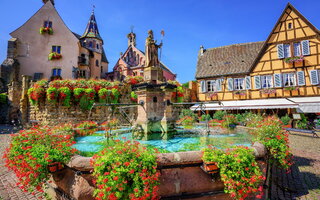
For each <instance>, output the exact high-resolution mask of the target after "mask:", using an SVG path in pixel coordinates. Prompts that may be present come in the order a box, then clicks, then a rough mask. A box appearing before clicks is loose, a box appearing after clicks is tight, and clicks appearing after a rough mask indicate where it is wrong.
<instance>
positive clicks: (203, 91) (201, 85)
mask: <svg viewBox="0 0 320 200" xmlns="http://www.w3.org/2000/svg"><path fill="white" fill-rule="evenodd" d="M200 87H201V92H202V93H205V92H206V91H207V90H206V81H200Z"/></svg>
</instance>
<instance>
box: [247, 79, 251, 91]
mask: <svg viewBox="0 0 320 200" xmlns="http://www.w3.org/2000/svg"><path fill="white" fill-rule="evenodd" d="M246 89H247V90H250V89H251V76H246Z"/></svg>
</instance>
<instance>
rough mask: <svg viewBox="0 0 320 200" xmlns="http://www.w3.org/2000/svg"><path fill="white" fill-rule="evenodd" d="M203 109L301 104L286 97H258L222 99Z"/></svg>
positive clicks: (208, 104)
mask: <svg viewBox="0 0 320 200" xmlns="http://www.w3.org/2000/svg"><path fill="white" fill-rule="evenodd" d="M202 106H203V108H202V109H203V110H247V109H285V108H298V107H299V105H298V104H297V103H295V102H293V101H290V100H288V99H285V98H279V99H257V100H239V101H221V103H220V104H219V103H205V104H203V105H202ZM191 110H194V111H197V110H201V104H196V105H194V106H192V107H191Z"/></svg>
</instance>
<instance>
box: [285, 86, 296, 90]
mask: <svg viewBox="0 0 320 200" xmlns="http://www.w3.org/2000/svg"><path fill="white" fill-rule="evenodd" d="M284 90H285V91H298V90H299V87H296V86H290V87H285V88H284Z"/></svg>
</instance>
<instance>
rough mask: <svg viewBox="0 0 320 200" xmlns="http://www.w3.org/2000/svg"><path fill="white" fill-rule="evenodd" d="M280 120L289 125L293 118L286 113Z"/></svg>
mask: <svg viewBox="0 0 320 200" xmlns="http://www.w3.org/2000/svg"><path fill="white" fill-rule="evenodd" d="M280 120H281V121H282V123H283V125H289V123H290V121H291V118H290V117H289V115H288V114H286V115H285V116H283V117H281V118H280Z"/></svg>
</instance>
